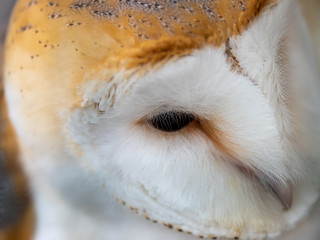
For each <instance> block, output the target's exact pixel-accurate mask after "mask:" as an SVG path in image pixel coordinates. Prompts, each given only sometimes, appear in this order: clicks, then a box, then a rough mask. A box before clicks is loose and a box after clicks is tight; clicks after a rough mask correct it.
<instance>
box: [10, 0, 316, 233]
mask: <svg viewBox="0 0 320 240" xmlns="http://www.w3.org/2000/svg"><path fill="white" fill-rule="evenodd" d="M35 13H37V14H35ZM10 29H11V30H10V32H9V36H8V39H7V48H8V51H7V54H6V66H5V75H6V94H7V99H8V102H9V109H10V114H11V119H12V121H13V123H14V125H15V128H16V131H17V134H18V136H19V139H20V145H21V149H22V152H25V153H26V154H27V153H29V154H28V156H30V158H32V159H34V161H33V163H32V164H31V163H26V165H27V167H26V169H27V171H29V172H30V173H33V171H34V170H33V169H35V168H37V170H38V171H39V169H42V170H43V171H45V172H49V170H46V169H48V168H50V173H49V174H48V176H50V174H52V175H53V173H52V172H55V173H57V174H54V176H55V178H59V177H60V176H61V174H62V173H61V172H59V168H60V169H61V167H62V166H63V165H64V164H65V162H72V164H74V165H76V167H77V168H80V169H81V171H83V172H84V173H88V174H83V178H85V177H89V178H90V181H91V183H92V186H94V187H96V189H97V191H103V192H106V193H105V194H106V195H107V194H108V195H111V196H112V197H114V199H116V200H118V201H119V202H121V203H122V204H124V205H126V206H128V207H129V208H130V209H131V210H133V211H134V212H136V213H138V214H140V215H142V216H144V217H145V218H147V219H150V220H152V221H154V222H158V223H161V224H164V225H165V226H167V227H169V228H173V229H176V230H178V231H185V232H189V233H192V234H194V235H197V236H200V237H202V238H203V237H206V238H213V239H214V238H216V237H229V238H243V239H260V238H261V239H262V238H266V237H274V236H277V235H279V234H280V233H281V232H283V231H284V230H287V229H289V228H292V227H294V226H295V225H296V224H297V223H298V222H299V221H300V220H301V219H302V218H304V217H305V216H306V215H307V214H308V212H309V210H310V208H311V207H312V205H313V204H314V203H315V201H316V200H317V198H318V194H319V183H320V179H319V176H318V174H317V172H318V171H319V167H320V162H319V156H320V150H319V146H320V137H319V136H320V127H319V120H320V109H319V108H318V107H317V106H319V104H320V99H319V92H320V87H319V74H318V72H317V67H316V64H315V61H314V59H313V53H312V47H311V44H310V40H309V37H308V33H307V32H306V30H305V25H304V22H303V20H302V16H301V14H300V12H299V8H298V4H297V2H296V1H293V0H278V1H277V0H269V1H268V0H219V1H204V0H203V1H202V0H200V1H173V0H170V1H164V0H163V1H123V0H119V1H111V0H110V1H103V0H68V1H59V0H57V1H54V2H49V1H26V0H20V2H19V3H18V5H17V6H16V11H15V14H14V15H13V17H12V24H11V28H10ZM43 152H45V153H46V154H47V155H46V156H48V157H46V159H47V160H42V161H41V160H40V158H41V157H42V156H43V154H41V153H43ZM30 153H31V154H30ZM29 162H31V161H29ZM44 162H45V163H46V164H50V167H44V165H45V164H44ZM31 165H32V166H31ZM35 166H36V167H35ZM46 166H48V165H46ZM58 172H59V173H58ZM30 173H29V174H30ZM65 174H66V173H65ZM48 179H51V178H50V177H48ZM48 181H49V180H48ZM50 181H51V180H50ZM102 185H103V186H106V187H105V189H102V188H101V187H100V186H102ZM57 188H59V186H58V187H57ZM101 202H102V204H101V207H102V208H104V207H107V206H104V205H103V200H101Z"/></svg>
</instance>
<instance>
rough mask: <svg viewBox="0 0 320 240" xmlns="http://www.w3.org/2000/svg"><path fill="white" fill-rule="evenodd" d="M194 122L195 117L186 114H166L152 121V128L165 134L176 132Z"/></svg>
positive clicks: (171, 112)
mask: <svg viewBox="0 0 320 240" xmlns="http://www.w3.org/2000/svg"><path fill="white" fill-rule="evenodd" d="M193 120H194V116H193V115H192V114H190V113H185V112H174V111H169V112H164V113H161V114H159V115H156V116H154V117H153V118H151V119H150V123H151V124H152V126H153V127H154V128H156V129H158V130H160V131H163V132H175V131H178V130H180V129H182V128H184V127H185V126H187V125H188V124H189V123H190V122H192V121H193Z"/></svg>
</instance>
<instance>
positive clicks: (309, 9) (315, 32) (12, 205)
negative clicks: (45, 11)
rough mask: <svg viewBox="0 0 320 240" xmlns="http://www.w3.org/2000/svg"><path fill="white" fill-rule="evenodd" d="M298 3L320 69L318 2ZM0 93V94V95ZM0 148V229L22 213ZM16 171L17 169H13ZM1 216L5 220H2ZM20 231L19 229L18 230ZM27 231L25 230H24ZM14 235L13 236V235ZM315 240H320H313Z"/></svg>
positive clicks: (1, 1) (0, 9)
mask: <svg viewBox="0 0 320 240" xmlns="http://www.w3.org/2000/svg"><path fill="white" fill-rule="evenodd" d="M14 3H15V0H0V69H2V63H3V61H2V54H3V46H4V40H5V33H6V29H7V24H8V22H9V18H10V13H11V10H12V8H13V6H14ZM300 3H301V5H302V10H303V13H304V15H305V19H306V21H307V24H308V27H309V30H310V32H311V35H312V38H313V42H314V45H315V47H316V53H317V57H318V64H319V69H320V0H300ZM1 77H2V76H1V73H0V91H1V89H2V88H1V85H2V84H1ZM1 94H2V93H1V92H0V95H1ZM1 118H2V116H1V107H0V143H1V141H2V140H3V139H4V137H3V135H2V133H1V131H2V130H3V128H4V127H5V124H4V123H3V122H2V121H1ZM1 146H3V145H1ZM1 146H0V229H1V228H2V227H4V226H6V225H8V224H9V223H10V222H12V221H14V220H15V219H16V218H18V216H19V215H21V212H23V207H22V206H21V204H22V205H23V201H22V203H21V201H20V202H16V200H15V199H14V193H13V192H12V182H13V181H12V176H11V175H10V174H8V168H10V166H9V167H8V165H7V164H6V163H5V161H4V160H5V159H6V157H4V156H5V155H4V153H3V152H2V149H1ZM15 168H16V169H19V168H18V167H15ZM315 212H317V213H314V215H319V212H320V207H318V208H317V209H316V210H315ZM9 213H10V214H9ZM3 216H5V217H6V218H5V219H4V218H3ZM312 227H317V226H311V225H310V226H309V227H308V228H310V229H311V228H312ZM20 231H21V228H20ZM26 231H27V230H26ZM298 232H299V233H298V234H295V233H294V234H295V235H294V236H293V235H290V236H288V239H290V240H294V239H299V240H301V239H306V240H307V239H313V238H312V237H309V236H307V235H305V232H308V229H306V230H304V231H301V233H300V231H298ZM14 235H15V234H14ZM4 239H5V240H7V239H9V238H7V237H6V236H4V235H2V233H1V232H0V240H4ZM12 239H17V240H23V239H21V237H19V236H16V237H13V238H12V237H10V240H12ZM315 239H320V237H319V238H315Z"/></svg>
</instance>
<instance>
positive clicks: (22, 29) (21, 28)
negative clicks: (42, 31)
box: [19, 24, 32, 32]
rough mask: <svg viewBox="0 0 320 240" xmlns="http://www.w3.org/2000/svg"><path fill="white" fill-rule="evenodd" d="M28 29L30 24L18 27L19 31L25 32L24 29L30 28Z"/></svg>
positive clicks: (30, 27)
mask: <svg viewBox="0 0 320 240" xmlns="http://www.w3.org/2000/svg"><path fill="white" fill-rule="evenodd" d="M30 29H32V26H31V25H30V24H27V25H25V26H22V27H20V28H19V32H25V31H27V30H30Z"/></svg>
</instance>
